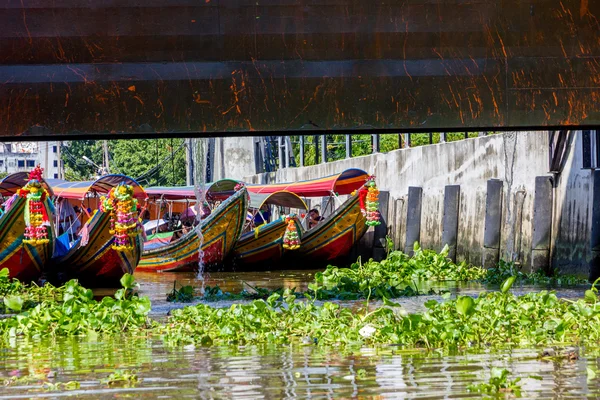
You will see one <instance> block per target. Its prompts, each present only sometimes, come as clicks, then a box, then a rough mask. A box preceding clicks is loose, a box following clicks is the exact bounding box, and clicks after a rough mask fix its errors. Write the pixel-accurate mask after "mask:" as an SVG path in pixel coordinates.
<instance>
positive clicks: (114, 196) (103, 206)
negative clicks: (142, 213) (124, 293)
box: [53, 175, 146, 287]
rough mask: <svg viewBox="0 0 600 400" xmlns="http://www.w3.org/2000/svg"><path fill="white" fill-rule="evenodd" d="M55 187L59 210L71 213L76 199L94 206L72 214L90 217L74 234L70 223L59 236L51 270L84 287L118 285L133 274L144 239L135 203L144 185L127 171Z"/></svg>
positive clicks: (83, 203)
mask: <svg viewBox="0 0 600 400" xmlns="http://www.w3.org/2000/svg"><path fill="white" fill-rule="evenodd" d="M53 189H54V193H55V195H56V198H57V206H58V208H59V212H58V215H62V216H66V215H71V214H73V213H72V212H70V211H71V210H70V208H72V207H73V204H72V203H77V202H81V209H82V210H86V208H89V209H92V207H93V208H94V209H95V210H96V211H94V212H93V213H90V215H89V216H87V213H86V212H83V211H82V212H81V216H76V217H75V218H78V217H81V218H84V219H85V217H86V216H87V217H88V218H87V221H86V222H85V224H84V225H83V227H82V229H81V231H80V232H78V234H76V235H73V234H74V233H76V232H73V231H72V229H71V226H72V225H73V222H70V225H68V226H66V227H65V228H66V229H64V233H62V234H61V235H60V236H59V237H58V238H57V253H58V254H57V255H56V256H55V258H54V260H53V270H54V271H55V272H56V273H57V274H59V275H64V276H63V278H62V279H63V280H64V279H65V278H66V279H68V278H77V279H78V280H79V281H80V282H81V283H83V284H84V285H86V286H88V287H119V286H120V282H119V281H120V279H121V277H122V276H123V274H125V273H130V274H133V273H134V271H135V269H136V267H137V265H138V263H139V260H140V257H141V253H142V245H143V238H142V230H141V228H140V226H139V221H138V210H137V207H136V205H137V201H142V200H145V198H146V193H145V191H144V189H143V188H142V187H141V186H140V185H139V184H138V183H137V182H136V181H135V180H134V179H132V178H130V177H127V176H125V175H105V176H103V177H101V178H99V179H97V180H96V181H92V182H61V183H57V184H55V185H54V186H53ZM65 210H68V211H69V212H65ZM87 212H89V211H87ZM62 223H63V224H64V223H65V222H64V221H63V222H62ZM73 239H74V240H73Z"/></svg>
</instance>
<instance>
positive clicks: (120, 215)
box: [100, 183, 140, 251]
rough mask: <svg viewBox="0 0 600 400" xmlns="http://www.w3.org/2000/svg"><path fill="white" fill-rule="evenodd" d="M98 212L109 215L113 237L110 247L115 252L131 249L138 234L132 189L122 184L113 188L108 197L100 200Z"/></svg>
mask: <svg viewBox="0 0 600 400" xmlns="http://www.w3.org/2000/svg"><path fill="white" fill-rule="evenodd" d="M100 210H101V211H103V212H107V213H110V231H109V232H110V234H111V235H114V237H115V240H114V242H113V244H112V246H111V247H112V248H113V249H114V250H117V251H125V250H131V249H133V244H132V243H133V238H134V237H136V236H137V235H138V234H139V233H140V229H139V224H138V220H137V217H136V213H137V200H136V199H135V198H133V187H132V186H131V185H126V184H124V183H120V184H119V185H118V186H116V187H113V188H112V189H111V190H110V192H109V193H108V197H104V196H102V197H101V198H100Z"/></svg>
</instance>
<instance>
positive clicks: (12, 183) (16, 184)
mask: <svg viewBox="0 0 600 400" xmlns="http://www.w3.org/2000/svg"><path fill="white" fill-rule="evenodd" d="M28 178H29V172H16V173H14V174H10V175H8V176H7V177H5V178H4V179H2V180H1V181H0V195H2V196H4V197H8V196H12V195H13V194H15V193H17V190H19V189H21V188H22V187H23V186H25V185H26V184H27V182H28V180H29V179H28ZM42 186H43V187H44V188H45V189H46V190H47V191H48V193H49V194H50V195H51V196H52V188H51V187H50V185H49V184H48V182H47V181H42Z"/></svg>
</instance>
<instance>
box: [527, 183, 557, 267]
mask: <svg viewBox="0 0 600 400" xmlns="http://www.w3.org/2000/svg"><path fill="white" fill-rule="evenodd" d="M553 195H554V191H553V190H552V177H551V176H537V177H536V178H535V197H534V199H533V238H532V241H531V269H532V270H533V271H537V270H538V269H542V270H544V271H548V269H549V268H550V240H551V237H552V198H553Z"/></svg>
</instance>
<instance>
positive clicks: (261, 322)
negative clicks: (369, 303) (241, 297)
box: [158, 278, 600, 349]
mask: <svg viewBox="0 0 600 400" xmlns="http://www.w3.org/2000/svg"><path fill="white" fill-rule="evenodd" d="M514 281H515V279H514V278H510V279H509V280H507V281H505V282H504V284H503V285H502V288H501V291H500V292H490V293H483V294H481V295H480V296H479V297H478V298H471V297H468V296H460V297H458V298H457V299H455V300H448V301H445V302H443V303H438V302H437V301H435V300H430V301H428V302H427V303H426V307H427V310H426V311H425V312H422V313H414V314H409V313H407V312H406V310H404V309H403V308H402V307H401V306H400V305H399V304H397V303H394V302H391V301H389V300H388V299H384V306H382V307H380V308H378V309H376V310H374V311H370V312H367V311H366V310H365V311H364V312H362V313H361V312H358V313H357V312H355V311H352V310H350V309H347V308H344V307H342V306H340V305H339V304H335V303H329V302H326V303H324V304H323V305H320V306H319V305H316V304H315V303H314V302H312V301H308V302H298V301H296V296H294V295H293V294H291V292H289V291H286V292H285V293H284V295H283V296H279V295H278V294H273V295H272V296H271V297H269V298H268V299H267V300H266V301H264V300H255V301H253V302H251V303H248V304H234V305H232V306H231V307H229V308H221V309H216V308H212V307H209V306H207V305H205V304H199V305H196V306H192V307H186V308H184V309H180V310H174V311H173V312H172V316H171V318H170V319H169V320H168V322H167V324H166V325H164V326H160V327H159V328H158V329H159V331H160V332H161V333H162V334H163V336H164V338H165V339H166V340H167V341H169V342H172V343H195V344H199V345H211V344H250V343H291V342H297V343H301V344H302V343H305V342H306V343H319V344H322V345H355V344H359V345H362V344H394V345H401V346H405V347H410V348H430V349H431V348H466V347H473V346H479V347H504V346H522V345H534V346H538V345H548V344H555V343H580V342H592V343H593V342H597V341H598V340H600V303H598V298H597V289H596V288H595V287H593V288H592V289H590V290H589V291H588V292H587V293H586V298H585V299H580V300H577V301H569V300H559V299H558V298H557V297H556V294H555V293H553V292H548V291H543V292H539V293H529V294H526V295H523V296H515V295H513V294H512V293H510V292H509V289H510V287H511V285H512V284H513V283H514ZM446 297H447V296H446ZM306 338H308V340H305V339H306Z"/></svg>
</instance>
